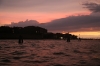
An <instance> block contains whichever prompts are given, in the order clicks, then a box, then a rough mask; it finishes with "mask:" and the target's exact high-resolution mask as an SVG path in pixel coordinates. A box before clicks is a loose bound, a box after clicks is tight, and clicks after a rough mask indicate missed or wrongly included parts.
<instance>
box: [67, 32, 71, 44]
mask: <svg viewBox="0 0 100 66" xmlns="http://www.w3.org/2000/svg"><path fill="white" fill-rule="evenodd" d="M67 42H70V34H69V33H68V35H67Z"/></svg>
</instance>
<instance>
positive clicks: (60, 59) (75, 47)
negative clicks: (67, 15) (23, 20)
mask: <svg viewBox="0 0 100 66" xmlns="http://www.w3.org/2000/svg"><path fill="white" fill-rule="evenodd" d="M0 66H100V41H99V40H82V41H81V42H79V41H77V40H72V41H71V42H69V43H68V42H66V41H65V40H24V43H23V44H18V40H0Z"/></svg>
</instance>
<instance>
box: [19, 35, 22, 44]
mask: <svg viewBox="0 0 100 66" xmlns="http://www.w3.org/2000/svg"><path fill="white" fill-rule="evenodd" d="M22 43H23V37H22V36H21V35H20V36H19V44H22Z"/></svg>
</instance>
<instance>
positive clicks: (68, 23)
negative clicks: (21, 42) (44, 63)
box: [10, 3, 100, 32]
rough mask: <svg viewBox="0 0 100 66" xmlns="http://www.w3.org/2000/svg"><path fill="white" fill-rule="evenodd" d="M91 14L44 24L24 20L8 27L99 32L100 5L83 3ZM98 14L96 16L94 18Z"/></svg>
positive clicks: (51, 30)
mask: <svg viewBox="0 0 100 66" xmlns="http://www.w3.org/2000/svg"><path fill="white" fill-rule="evenodd" d="M83 5H85V6H86V8H87V9H89V10H90V11H91V12H92V13H91V14H90V15H78V16H69V17H65V18H60V19H55V20H52V21H51V22H47V23H44V24H41V23H39V22H38V21H36V20H26V21H21V22H18V23H14V22H13V23H11V25H10V26H21V27H24V26H29V25H31V26H32V25H34V26H40V27H43V28H46V29H48V31H50V32H62V31H66V32H77V31H99V30H100V4H97V3H84V4H83ZM97 13H99V14H98V15H97V16H95V15H96V14H97Z"/></svg>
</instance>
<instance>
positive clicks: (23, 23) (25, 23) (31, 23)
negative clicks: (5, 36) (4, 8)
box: [9, 19, 39, 27]
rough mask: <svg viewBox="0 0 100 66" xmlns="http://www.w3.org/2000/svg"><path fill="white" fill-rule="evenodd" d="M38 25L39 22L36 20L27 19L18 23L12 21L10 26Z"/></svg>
mask: <svg viewBox="0 0 100 66" xmlns="http://www.w3.org/2000/svg"><path fill="white" fill-rule="evenodd" d="M33 25H34V26H38V25H39V22H37V21H36V20H28V19H27V20H26V21H20V22H18V23H14V22H12V23H11V24H10V25H9V26H19V27H25V26H33Z"/></svg>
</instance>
